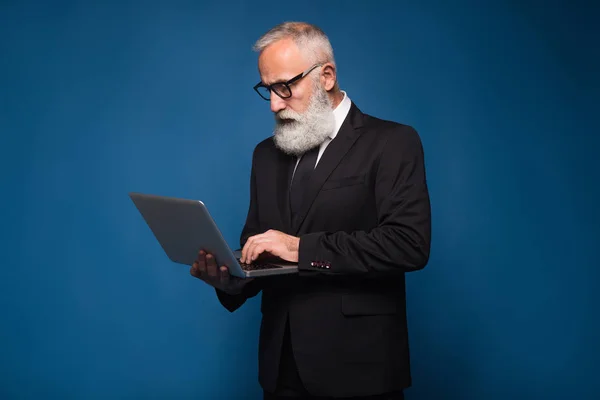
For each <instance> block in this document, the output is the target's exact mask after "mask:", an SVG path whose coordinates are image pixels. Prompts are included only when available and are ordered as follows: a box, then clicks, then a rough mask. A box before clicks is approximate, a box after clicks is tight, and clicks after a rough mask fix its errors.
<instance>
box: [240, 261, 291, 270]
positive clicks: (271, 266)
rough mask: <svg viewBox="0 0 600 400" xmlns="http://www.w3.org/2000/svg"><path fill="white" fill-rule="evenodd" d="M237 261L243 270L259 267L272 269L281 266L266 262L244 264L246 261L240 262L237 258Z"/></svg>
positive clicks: (257, 268)
mask: <svg viewBox="0 0 600 400" xmlns="http://www.w3.org/2000/svg"><path fill="white" fill-rule="evenodd" d="M238 262H239V263H240V266H241V267H242V269H243V270H244V271H256V270H259V269H274V268H281V266H280V265H273V264H266V263H252V264H246V263H242V262H240V260H239V259H238Z"/></svg>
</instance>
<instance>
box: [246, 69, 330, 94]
mask: <svg viewBox="0 0 600 400" xmlns="http://www.w3.org/2000/svg"><path fill="white" fill-rule="evenodd" d="M322 66H323V64H315V65H313V66H312V67H310V68H308V69H307V70H305V71H304V72H301V73H299V74H298V75H296V76H295V77H293V78H292V79H290V80H289V81H286V82H275V83H272V84H270V85H265V84H264V83H262V82H258V83H257V84H256V85H254V90H255V91H256V93H258V95H259V96H260V97H262V98H263V99H264V100H267V101H269V100H271V97H270V94H271V92H274V93H275V94H276V95H277V96H279V97H281V98H282V99H289V98H290V97H292V88H291V87H290V85H292V84H294V83H296V82H298V81H299V80H300V79H302V78H304V77H305V76H306V75H308V74H310V73H311V72H312V71H313V70H314V69H315V68H317V67H322ZM281 85H283V86H284V87H285V88H286V89H287V91H288V92H289V96H283V95H282V94H281V93H279V92H278V91H277V89H275V86H281ZM261 87H263V88H265V89H267V90H268V91H269V97H268V98H267V97H265V96H263V95H262V93H260V91H259V90H258V89H259V88H261Z"/></svg>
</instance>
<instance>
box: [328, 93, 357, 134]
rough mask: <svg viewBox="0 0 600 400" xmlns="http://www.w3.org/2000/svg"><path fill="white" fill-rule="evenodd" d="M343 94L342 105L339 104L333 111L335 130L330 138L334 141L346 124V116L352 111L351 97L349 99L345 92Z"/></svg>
mask: <svg viewBox="0 0 600 400" xmlns="http://www.w3.org/2000/svg"><path fill="white" fill-rule="evenodd" d="M341 92H342V94H343V95H344V98H343V99H342V101H341V102H340V104H338V106H337V107H336V108H335V109H334V110H333V118H334V119H335V129H334V130H333V132H332V133H331V135H330V136H329V137H330V138H331V139H332V140H333V139H334V138H335V136H336V135H337V134H338V132H339V130H340V127H341V126H342V124H343V123H344V120H345V119H346V116H347V115H348V112H349V111H350V106H351V105H352V102H351V101H350V97H348V95H347V94H346V92H345V91H343V90H342V91H341Z"/></svg>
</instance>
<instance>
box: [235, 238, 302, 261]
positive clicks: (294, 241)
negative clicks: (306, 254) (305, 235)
mask: <svg viewBox="0 0 600 400" xmlns="http://www.w3.org/2000/svg"><path fill="white" fill-rule="evenodd" d="M299 246H300V238H298V237H295V236H290V235H286V234H285V233H283V232H280V231H276V230H273V229H270V230H268V231H266V232H265V233H262V234H260V235H255V236H251V237H250V238H248V240H247V241H246V244H245V245H244V248H243V249H242V257H241V258H240V261H241V262H243V263H246V264H250V263H251V262H252V261H254V260H256V259H257V258H258V256H260V255H261V254H262V253H265V252H268V253H270V254H272V255H274V256H275V257H279V258H281V259H283V260H286V261H290V262H298V248H299Z"/></svg>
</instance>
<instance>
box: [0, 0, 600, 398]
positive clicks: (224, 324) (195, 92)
mask: <svg viewBox="0 0 600 400" xmlns="http://www.w3.org/2000/svg"><path fill="white" fill-rule="evenodd" d="M562 3H563V4H561V3H560V2H533V1H526V2H516V1H514V2H511V1H505V2H486V3H485V4H484V3H482V2H476V1H465V0H460V1H455V2H447V1H442V0H438V1H435V0H432V1H426V2H422V1H419V2H406V1H370V2H366V1H365V2H354V3H350V2H345V1H344V2H342V1H329V2H326V3H323V2H311V1H308V2H287V3H282V2H279V1H277V2H276V1H273V2H268V1H258V2H254V1H240V0H237V1H236V0H230V1H226V2H223V1H201V2H192V1H185V2H172V3H171V4H167V2H163V3H158V2H156V3H154V2H143V3H142V2H140V3H133V2H114V3H112V4H111V3H109V2H83V1H81V2H77V1H71V2H65V1H62V2H37V3H34V2H11V1H3V2H1V3H0V82H1V86H0V133H1V136H0V163H1V168H0V177H1V179H2V181H1V182H2V197H1V202H2V204H1V207H0V221H1V223H0V226H1V227H2V228H1V232H2V240H1V246H2V249H1V252H0V263H1V264H0V265H1V266H2V268H1V279H0V285H1V291H0V304H1V307H2V309H1V311H2V312H1V318H2V320H1V325H0V359H1V360H2V362H1V363H0V397H1V398H17V397H18V398H45V397H57V398H122V397H143V398H154V397H156V398H158V397H163V398H167V397H168V398H191V397H195V398H207V399H209V398H228V399H233V398H256V399H258V398H260V396H261V390H260V388H259V386H258V384H257V376H256V375H257V368H256V348H257V338H258V326H259V318H260V312H259V309H258V302H259V298H255V299H252V300H251V301H249V302H248V303H247V304H246V305H245V306H244V308H243V309H241V310H240V311H238V312H236V313H234V314H229V313H228V312H227V311H225V310H224V309H223V308H221V307H220V305H219V304H218V302H217V300H216V298H215V296H214V293H213V291H212V290H210V288H209V287H208V286H206V285H205V284H203V283H202V282H200V281H198V280H196V279H194V278H192V277H191V276H190V275H189V274H188V269H187V268H186V267H183V266H178V265H174V264H171V263H170V262H169V261H168V260H167V258H166V257H165V255H164V254H163V253H162V251H161V249H160V247H159V246H158V245H157V243H156V241H155V240H154V238H153V236H152V234H151V232H150V231H149V229H148V228H147V226H146V225H145V224H144V222H143V220H142V219H141V218H140V216H139V214H138V213H137V211H136V210H135V208H134V206H133V205H132V203H131V202H130V200H129V198H128V196H127V193H128V192H129V191H143V192H151V193H156V194H163V195H170V196H180V197H186V198H195V199H203V200H204V201H205V202H206V203H207V205H208V206H209V207H210V209H211V210H212V212H213V213H214V216H215V218H216V220H217V222H218V224H219V225H220V226H221V227H222V230H223V232H224V234H225V236H226V238H227V240H228V241H229V242H230V243H231V244H232V246H235V245H237V242H238V235H239V232H240V229H241V227H242V224H243V220H244V217H245V213H246V210H247V206H248V177H249V165H250V157H251V153H252V149H253V147H254V145H255V144H256V143H257V142H259V141H260V140H262V139H263V138H265V137H267V136H268V135H269V134H270V129H271V127H272V116H271V114H270V111H269V106H268V103H266V102H263V101H262V100H261V99H260V98H259V97H258V96H257V95H256V94H255V93H254V92H253V90H252V86H253V85H254V84H255V83H256V82H257V81H258V79H259V77H258V73H257V68H256V54H254V53H253V52H252V51H251V46H252V44H253V42H254V40H255V39H256V38H257V37H258V36H259V35H260V34H262V33H263V32H264V31H266V30H267V29H268V28H270V27H271V26H273V25H274V24H276V23H279V22H282V21H284V20H307V21H310V22H313V23H316V24H318V25H320V26H321V27H322V28H324V29H325V31H326V32H327V33H328V34H329V36H330V39H331V40H332V42H333V45H334V49H335V51H336V56H337V61H338V63H339V79H340V82H341V86H342V88H343V89H345V90H347V91H348V94H349V95H350V96H351V98H352V99H353V100H354V101H355V102H356V103H357V104H358V106H359V107H360V108H361V109H362V110H363V111H364V112H367V113H370V114H373V115H376V116H378V117H381V118H387V119H393V120H396V121H400V122H403V123H407V124H410V125H412V126H414V127H415V128H416V129H417V130H418V131H419V133H420V134H421V137H422V140H423V144H424V147H425V152H426V162H427V171H428V178H429V184H430V188H431V196H432V207H433V247H432V255H431V261H430V264H429V266H428V267H427V268H426V269H425V270H423V271H420V272H418V273H414V274H411V275H410V276H409V278H408V296H409V310H408V311H409V318H410V330H411V331H410V334H411V344H412V347H411V351H412V357H413V374H414V387H413V388H411V389H410V390H409V391H407V393H408V398H409V399H463V400H464V399H486V400H493V399H505V398H507V397H509V396H510V397H513V396H514V397H516V398H527V399H559V398H560V399H563V398H572V399H594V398H598V397H600V383H599V382H600V381H599V380H598V379H597V374H598V371H599V368H600V356H599V351H600V345H599V344H598V343H600V340H599V339H598V338H599V337H600V327H599V322H598V321H599V319H598V315H599V313H598V310H597V308H598V306H599V305H600V295H599V294H598V289H597V286H598V282H599V281H600V274H599V272H598V269H599V268H598V267H599V263H598V261H597V246H598V239H599V235H598V226H600V218H599V213H598V200H599V198H598V193H597V185H598V182H599V181H600V179H599V178H600V176H599V175H600V174H599V168H598V162H597V161H596V159H595V157H596V155H597V152H598V147H599V146H598V145H599V140H598V133H599V129H598V128H599V126H598V122H597V113H598V110H599V102H598V90H599V89H600V85H599V79H598V71H599V70H600V61H599V56H598V47H597V43H598V39H599V35H598V28H597V25H596V21H597V20H596V19H595V17H594V15H597V12H598V9H597V7H595V6H593V5H592V2H588V3H585V2H579V4H576V3H571V4H570V5H567V4H566V3H567V2H562ZM236 374H237V377H235V376H236ZM232 377H235V378H233V379H232Z"/></svg>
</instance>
